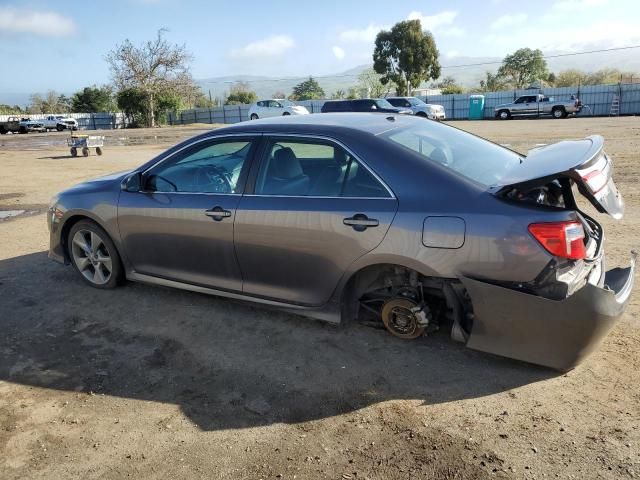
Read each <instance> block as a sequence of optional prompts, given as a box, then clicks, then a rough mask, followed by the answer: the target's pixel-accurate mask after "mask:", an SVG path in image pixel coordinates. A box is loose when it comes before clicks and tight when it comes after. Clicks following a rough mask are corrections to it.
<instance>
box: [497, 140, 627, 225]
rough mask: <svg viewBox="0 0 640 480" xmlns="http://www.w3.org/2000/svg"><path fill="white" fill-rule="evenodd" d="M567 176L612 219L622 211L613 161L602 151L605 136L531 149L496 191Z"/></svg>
mask: <svg viewBox="0 0 640 480" xmlns="http://www.w3.org/2000/svg"><path fill="white" fill-rule="evenodd" d="M560 178H569V179H571V180H573V181H574V182H575V183H576V185H577V186H578V190H579V191H580V193H581V194H582V195H584V196H585V197H586V198H587V199H588V200H589V201H590V202H591V203H592V204H593V206H594V207H595V208H596V209H597V210H598V211H599V212H601V213H607V214H609V215H611V216H612V217H613V218H615V219H619V218H622V216H623V214H624V201H623V200H622V195H621V194H620V192H619V191H618V188H617V187H616V184H615V183H614V182H613V160H612V159H611V158H610V157H609V156H608V155H607V154H606V153H605V152H604V138H602V137H601V136H600V135H592V136H590V137H587V138H584V139H582V140H565V141H562V142H558V143H554V144H552V145H545V146H543V147H538V148H534V149H533V150H530V151H529V153H528V154H527V156H526V157H525V158H524V160H523V161H522V162H521V163H520V164H518V165H515V166H514V167H512V168H511V169H510V170H509V171H507V173H506V174H505V175H504V176H503V178H502V179H501V181H500V185H499V186H498V190H500V191H503V190H504V189H505V188H512V187H516V188H517V187H519V186H520V187H525V188H532V187H535V186H538V185H540V186H542V185H546V184H547V183H549V182H552V181H553V180H555V179H560Z"/></svg>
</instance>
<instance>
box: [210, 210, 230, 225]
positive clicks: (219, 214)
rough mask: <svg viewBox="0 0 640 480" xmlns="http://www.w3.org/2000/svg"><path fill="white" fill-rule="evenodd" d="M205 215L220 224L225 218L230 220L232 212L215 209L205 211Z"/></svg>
mask: <svg viewBox="0 0 640 480" xmlns="http://www.w3.org/2000/svg"><path fill="white" fill-rule="evenodd" d="M204 214H205V215H206V216H207V217H211V218H213V219H214V220H216V221H218V222H219V221H220V220H222V219H223V218H228V217H230V216H231V212H230V211H229V210H225V209H224V208H222V207H213V208H212V209H211V210H205V211H204Z"/></svg>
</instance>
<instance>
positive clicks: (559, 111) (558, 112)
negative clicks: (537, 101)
mask: <svg viewBox="0 0 640 480" xmlns="http://www.w3.org/2000/svg"><path fill="white" fill-rule="evenodd" d="M551 115H552V116H553V118H565V117H566V116H567V112H566V111H565V109H564V108H563V107H555V108H554V109H553V110H551Z"/></svg>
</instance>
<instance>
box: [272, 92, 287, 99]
mask: <svg viewBox="0 0 640 480" xmlns="http://www.w3.org/2000/svg"><path fill="white" fill-rule="evenodd" d="M271 98H287V94H286V93H284V92H283V91H282V90H278V91H276V92H274V93H273V95H272V96H271Z"/></svg>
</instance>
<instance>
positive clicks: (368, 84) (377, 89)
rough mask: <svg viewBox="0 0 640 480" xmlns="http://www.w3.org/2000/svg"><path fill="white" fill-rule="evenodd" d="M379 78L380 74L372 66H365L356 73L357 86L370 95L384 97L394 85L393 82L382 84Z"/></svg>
mask: <svg viewBox="0 0 640 480" xmlns="http://www.w3.org/2000/svg"><path fill="white" fill-rule="evenodd" d="M381 78H382V75H380V74H379V73H376V71H375V70H374V69H373V68H367V69H365V70H363V71H362V73H360V75H358V88H360V89H361V90H366V91H367V92H369V96H370V97H373V98H378V97H384V96H385V95H386V94H387V93H389V91H390V90H391V89H392V88H393V87H395V85H394V84H393V82H387V83H386V84H383V83H382V81H381V80H380V79H381Z"/></svg>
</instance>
